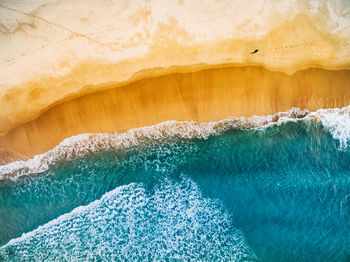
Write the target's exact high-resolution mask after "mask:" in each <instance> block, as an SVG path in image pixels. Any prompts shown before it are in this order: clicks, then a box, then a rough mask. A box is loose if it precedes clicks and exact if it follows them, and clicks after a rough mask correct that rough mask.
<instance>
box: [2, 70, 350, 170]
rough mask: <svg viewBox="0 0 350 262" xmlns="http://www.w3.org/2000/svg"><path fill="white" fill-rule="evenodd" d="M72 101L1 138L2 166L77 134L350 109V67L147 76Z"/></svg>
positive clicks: (221, 71) (30, 155) (49, 147)
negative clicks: (293, 111) (297, 110)
mask: <svg viewBox="0 0 350 262" xmlns="http://www.w3.org/2000/svg"><path fill="white" fill-rule="evenodd" d="M100 88H102V89H104V90H103V91H99V92H93V93H88V94H86V95H82V96H78V97H75V98H70V99H67V100H65V101H61V102H60V103H58V104H56V105H54V106H53V107H51V108H50V109H48V110H47V111H45V112H43V113H42V114H41V115H40V116H39V117H38V118H36V119H34V120H32V121H29V122H27V123H25V124H22V125H20V126H18V127H15V128H13V129H12V130H10V131H9V132H8V133H7V134H6V135H4V136H2V137H0V148H2V150H1V155H0V158H1V162H2V163H8V162H11V161H13V160H16V159H26V158H31V157H33V156H34V155H36V154H40V153H44V152H46V151H48V150H49V149H51V148H53V147H54V146H56V145H57V144H58V143H60V142H61V141H62V140H63V139H65V138H67V137H70V136H73V135H77V134H82V133H97V132H115V131H124V130H128V129H131V128H136V127H142V126H148V125H153V124H156V123H160V122H163V121H167V120H178V121H183V120H188V121H190V120H194V121H215V120H219V119H223V118H226V117H229V116H235V117H240V116H244V117H249V116H252V115H268V114H273V113H276V112H280V111H286V110H288V109H290V108H292V107H298V108H300V109H308V110H316V109H319V108H331V107H342V106H347V105H349V104H350V70H325V69H316V68H314V69H307V70H302V71H298V72H296V73H294V74H292V75H288V74H285V73H282V72H272V71H269V70H267V69H264V68H263V67H253V66H247V67H237V66H233V67H224V68H213V69H206V70H200V71H197V72H189V73H170V74H165V75H161V76H157V77H148V78H147V77H146V78H144V79H141V80H137V81H135V82H132V83H126V84H124V85H122V84H120V83H115V84H113V83H109V84H107V85H106V86H104V87H100Z"/></svg>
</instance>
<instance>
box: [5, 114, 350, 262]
mask: <svg viewBox="0 0 350 262" xmlns="http://www.w3.org/2000/svg"><path fill="white" fill-rule="evenodd" d="M331 131H332V130H331ZM334 137H335V135H334V134H333V136H332V135H331V132H330V130H329V129H327V128H324V126H323V125H322V122H315V121H312V120H310V119H304V120H299V121H287V122H283V123H281V124H276V125H272V126H270V127H267V128H263V129H244V130H239V129H235V130H229V131H226V132H223V133H220V134H217V135H212V136H210V137H209V138H208V139H199V138H192V139H186V138H180V137H171V138H170V137H169V138H168V139H161V140H153V139H144V140H143V141H141V142H140V143H139V144H138V145H137V146H131V147H130V148H119V149H110V150H100V151H98V152H91V153H88V154H86V155H84V156H80V157H76V158H74V159H72V160H64V159H63V160H60V161H59V162H58V163H56V164H55V165H54V166H52V167H51V168H50V169H48V170H47V171H45V172H42V173H40V174H35V175H30V176H22V177H20V178H19V179H18V180H16V181H11V180H8V179H3V180H2V181H1V184H0V245H1V247H0V260H5V261H12V260H20V261H21V260H23V261H24V260H25V261H28V260H71V259H73V258H75V259H77V260H81V261H86V260H93V259H95V260H97V261H100V260H106V259H112V260H137V259H145V260H167V259H168V260H178V259H179V260H210V261H217V260H218V259H219V260H226V261H228V260H229V261H349V260H350V179H349V177H350V169H349V166H350V165H349V164H350V151H349V149H347V148H345V147H344V145H343V144H342V143H343V142H344V141H343V142H342V141H341V140H338V139H334ZM345 142H346V141H345ZM22 234H23V235H22Z"/></svg>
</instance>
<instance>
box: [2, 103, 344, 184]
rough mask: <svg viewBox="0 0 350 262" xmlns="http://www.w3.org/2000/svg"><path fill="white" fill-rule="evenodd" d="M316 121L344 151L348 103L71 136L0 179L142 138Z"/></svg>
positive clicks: (12, 167) (5, 168) (205, 135)
mask: <svg viewBox="0 0 350 262" xmlns="http://www.w3.org/2000/svg"><path fill="white" fill-rule="evenodd" d="M297 120H302V121H320V122H322V124H323V126H324V127H325V129H326V130H327V131H329V132H330V134H331V135H332V137H333V138H334V139H337V140H339V143H340V145H339V149H340V150H344V149H346V148H347V147H348V143H349V141H350V106H347V107H343V108H333V109H320V110H317V111H315V112H309V111H308V110H300V109H298V108H292V109H290V110H288V111H286V112H279V113H276V114H274V115H268V116H253V117H250V118H244V117H240V118H235V117H230V118H226V119H223V120H219V121H215V122H195V121H181V122H180V121H166V122H163V123H160V124H157V125H154V126H146V127H141V128H135V129H131V130H129V131H127V132H124V133H117V132H116V133H98V134H91V133H88V134H82V135H77V136H72V137H70V138H67V139H65V140H63V141H62V142H61V143H60V144H59V145H57V146H56V147H55V148H53V149H52V150H49V151H48V152H46V153H43V154H40V155H36V156H35V157H34V158H33V159H29V160H26V161H15V162H12V163H10V164H7V165H2V166H0V179H11V180H16V179H17V178H18V177H20V176H23V175H28V174H34V173H40V172H44V171H46V170H48V169H49V168H50V166H51V165H53V164H54V163H56V162H57V161H59V160H61V159H72V158H74V157H79V156H83V155H85V154H86V153H88V152H96V151H98V150H101V149H102V150H103V149H104V150H106V149H113V148H114V149H118V148H129V147H132V146H137V145H138V144H140V143H142V141H144V139H151V140H164V139H168V138H172V137H179V138H184V139H192V138H199V139H207V138H208V137H209V136H211V135H217V134H220V133H222V132H225V131H228V130H238V129H264V128H267V127H269V126H271V125H276V124H281V123H283V122H288V121H297Z"/></svg>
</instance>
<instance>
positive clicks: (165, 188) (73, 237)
mask: <svg viewBox="0 0 350 262" xmlns="http://www.w3.org/2000/svg"><path fill="white" fill-rule="evenodd" d="M72 256H73V257H75V259H76V260H77V261H80V260H81V261H83V260H84V261H85V260H94V259H98V260H99V259H100V260H118V261H124V260H139V259H140V258H142V259H145V260H149V261H158V260H165V259H170V260H185V261H194V260H202V259H203V260H210V261H214V260H218V259H219V260H221V259H223V260H229V261H253V260H255V255H254V254H253V253H252V252H251V251H250V250H249V247H248V246H247V244H246V242H245V240H244V237H243V234H242V233H241V232H240V231H239V230H237V229H235V228H234V227H233V225H232V220H231V217H230V215H229V214H228V213H227V212H226V211H225V209H224V208H223V206H222V204H221V203H220V201H218V200H211V199H208V198H205V197H203V195H202V193H201V191H200V188H199V187H198V185H197V184H196V183H194V182H193V181H192V180H191V179H189V178H187V177H186V176H185V175H182V176H181V179H180V181H179V182H173V181H171V180H169V179H165V180H164V181H163V183H161V184H160V185H158V186H156V187H155V189H154V191H152V192H148V191H147V190H146V188H145V186H144V185H143V184H141V183H131V184H129V185H125V186H120V187H117V188H116V189H114V190H112V191H110V192H108V193H106V194H105V195H104V196H103V197H102V198H101V199H99V200H95V201H94V202H92V203H90V204H89V205H87V206H81V207H77V208H75V209H74V210H72V211H71V212H69V213H67V214H64V215H62V216H60V217H58V218H57V219H54V220H52V221H50V222H49V223H47V224H45V225H43V226H39V227H38V228H37V229H35V230H33V231H31V232H29V233H25V234H23V235H22V236H21V237H19V238H16V239H12V240H11V241H10V242H9V243H7V244H6V245H5V246H3V247H1V248H0V257H3V258H4V259H5V261H7V260H12V259H14V258H15V259H19V260H21V258H23V257H26V259H30V260H31V259H34V260H40V261H41V260H50V261H51V260H52V261H53V260H67V259H68V260H70V259H71V257H72Z"/></svg>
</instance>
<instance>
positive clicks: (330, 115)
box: [308, 106, 350, 150]
mask: <svg viewBox="0 0 350 262" xmlns="http://www.w3.org/2000/svg"><path fill="white" fill-rule="evenodd" d="M308 117H309V118H315V119H318V120H320V121H321V122H322V124H323V126H324V127H325V128H326V129H327V131H329V132H330V134H331V135H332V137H333V138H334V139H336V140H338V141H339V150H345V149H346V148H347V147H348V146H349V143H350V106H346V107H343V108H330V109H320V110H317V111H316V112H313V113H311V114H309V116H308Z"/></svg>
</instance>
